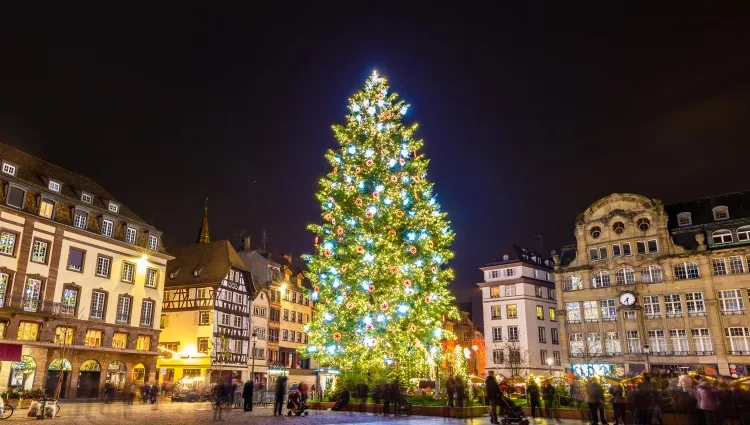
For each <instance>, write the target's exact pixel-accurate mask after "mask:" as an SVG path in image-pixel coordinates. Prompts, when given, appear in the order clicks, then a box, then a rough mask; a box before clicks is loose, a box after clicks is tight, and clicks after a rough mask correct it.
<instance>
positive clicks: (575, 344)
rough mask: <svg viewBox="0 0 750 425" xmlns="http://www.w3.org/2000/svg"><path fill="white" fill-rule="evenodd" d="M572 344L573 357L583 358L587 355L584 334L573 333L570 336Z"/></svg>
mask: <svg viewBox="0 0 750 425" xmlns="http://www.w3.org/2000/svg"><path fill="white" fill-rule="evenodd" d="M568 341H569V343H570V355H571V357H583V355H584V353H585V348H584V343H583V334H582V333H571V334H570V335H569V336H568Z"/></svg>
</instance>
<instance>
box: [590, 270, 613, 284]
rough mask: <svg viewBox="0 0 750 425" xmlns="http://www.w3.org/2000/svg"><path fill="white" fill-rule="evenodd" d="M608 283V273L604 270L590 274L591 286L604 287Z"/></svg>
mask: <svg viewBox="0 0 750 425" xmlns="http://www.w3.org/2000/svg"><path fill="white" fill-rule="evenodd" d="M609 284H610V280H609V273H608V272H606V271H598V272H594V273H593V274H592V275H591V286H593V287H594V288H606V287H608V286H609Z"/></svg>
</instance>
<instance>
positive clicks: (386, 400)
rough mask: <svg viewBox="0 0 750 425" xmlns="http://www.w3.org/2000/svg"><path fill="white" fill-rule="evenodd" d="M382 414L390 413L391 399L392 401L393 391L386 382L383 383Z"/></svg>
mask: <svg viewBox="0 0 750 425" xmlns="http://www.w3.org/2000/svg"><path fill="white" fill-rule="evenodd" d="M382 395H383V416H388V414H389V413H390V405H391V401H393V393H392V391H391V386H390V384H388V383H387V382H386V383H384V384H383V392H382Z"/></svg>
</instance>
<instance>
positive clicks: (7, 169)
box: [3, 162, 16, 176]
mask: <svg viewBox="0 0 750 425" xmlns="http://www.w3.org/2000/svg"><path fill="white" fill-rule="evenodd" d="M3 173H5V174H10V175H11V176H15V175H16V166H15V165H10V164H8V163H7V162H3Z"/></svg>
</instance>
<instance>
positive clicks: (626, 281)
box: [615, 269, 635, 285]
mask: <svg viewBox="0 0 750 425" xmlns="http://www.w3.org/2000/svg"><path fill="white" fill-rule="evenodd" d="M615 283H617V284H618V285H632V284H634V283H635V272H634V271H633V269H619V270H617V271H616V272H615Z"/></svg>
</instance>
